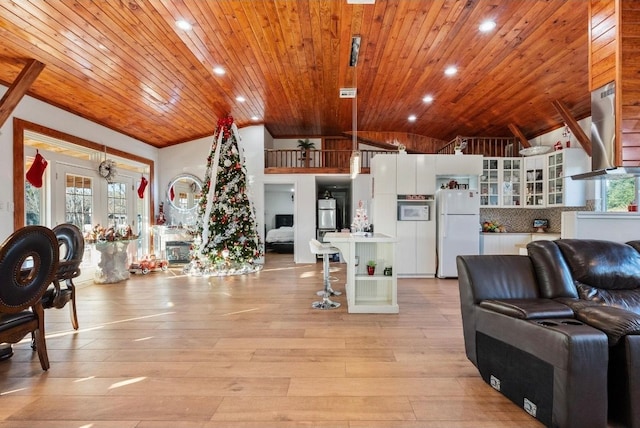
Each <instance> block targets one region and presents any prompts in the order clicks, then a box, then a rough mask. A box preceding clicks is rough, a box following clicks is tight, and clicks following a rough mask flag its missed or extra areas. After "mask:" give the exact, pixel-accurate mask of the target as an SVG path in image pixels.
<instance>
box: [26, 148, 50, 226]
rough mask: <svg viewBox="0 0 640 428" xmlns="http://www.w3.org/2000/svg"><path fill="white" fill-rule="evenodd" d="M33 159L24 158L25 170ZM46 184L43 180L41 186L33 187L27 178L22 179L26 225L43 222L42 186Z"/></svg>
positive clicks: (27, 169) (30, 157)
mask: <svg viewBox="0 0 640 428" xmlns="http://www.w3.org/2000/svg"><path fill="white" fill-rule="evenodd" d="M33 161H34V158H33V157H32V156H29V157H27V158H26V162H25V164H24V169H25V171H29V168H31V164H33ZM46 184H47V183H46V181H43V183H42V187H35V186H34V185H32V184H31V183H29V181H28V180H25V181H24V202H25V204H24V213H25V219H24V220H25V224H26V225H27V226H29V225H31V224H38V225H44V224H45V218H44V217H45V209H44V194H45V192H44V188H45V186H46Z"/></svg>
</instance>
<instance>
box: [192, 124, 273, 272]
mask: <svg viewBox="0 0 640 428" xmlns="http://www.w3.org/2000/svg"><path fill="white" fill-rule="evenodd" d="M239 140H240V136H239V134H238V128H237V127H236V125H235V124H234V123H233V118H232V117H230V116H229V117H226V118H224V119H220V120H219V121H218V127H217V129H216V133H215V135H214V139H213V144H212V147H211V153H210V154H209V157H208V159H207V171H206V174H205V179H204V185H203V188H202V197H201V198H200V201H199V203H198V224H197V229H196V232H197V235H198V236H197V238H196V240H195V241H194V242H195V243H194V248H193V251H192V255H191V258H192V260H191V262H190V263H189V265H187V267H185V272H187V273H188V274H192V275H218V276H220V275H234V274H242V273H250V272H254V271H256V270H258V269H260V268H261V265H257V264H255V262H256V259H258V258H260V257H262V244H261V241H260V235H259V234H258V228H257V223H256V218H255V211H254V209H253V206H252V204H251V201H250V199H249V195H248V194H247V179H246V175H247V174H246V169H245V166H244V160H243V159H242V157H241V154H240V151H239V149H238V142H239Z"/></svg>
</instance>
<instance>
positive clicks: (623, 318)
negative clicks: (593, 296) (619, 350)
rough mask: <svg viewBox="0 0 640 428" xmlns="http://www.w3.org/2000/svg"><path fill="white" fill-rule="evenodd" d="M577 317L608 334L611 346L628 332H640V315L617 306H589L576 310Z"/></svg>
mask: <svg viewBox="0 0 640 428" xmlns="http://www.w3.org/2000/svg"><path fill="white" fill-rule="evenodd" d="M576 318H577V319H579V320H580V321H582V322H584V323H585V324H589V325H590V326H592V327H595V328H597V329H598V330H600V331H603V332H605V333H606V334H607V337H608V338H609V346H614V345H616V344H617V343H618V342H619V341H620V339H621V338H623V337H624V336H626V335H628V334H640V315H638V314H636V313H634V312H629V311H627V310H625V309H621V308H617V307H615V306H589V307H585V308H582V309H580V310H578V311H577V312H576Z"/></svg>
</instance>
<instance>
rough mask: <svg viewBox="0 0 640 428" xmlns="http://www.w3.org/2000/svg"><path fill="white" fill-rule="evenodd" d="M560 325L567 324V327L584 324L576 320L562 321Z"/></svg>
mask: <svg viewBox="0 0 640 428" xmlns="http://www.w3.org/2000/svg"><path fill="white" fill-rule="evenodd" d="M560 324H565V325H584V323H581V322H580V321H576V320H566V321H560Z"/></svg>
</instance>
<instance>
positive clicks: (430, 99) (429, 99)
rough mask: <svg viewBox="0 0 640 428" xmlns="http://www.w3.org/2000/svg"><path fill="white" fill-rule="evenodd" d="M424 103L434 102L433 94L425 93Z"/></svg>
mask: <svg viewBox="0 0 640 428" xmlns="http://www.w3.org/2000/svg"><path fill="white" fill-rule="evenodd" d="M422 102H423V103H432V102H433V97H432V96H431V95H425V96H424V98H423V99H422Z"/></svg>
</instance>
